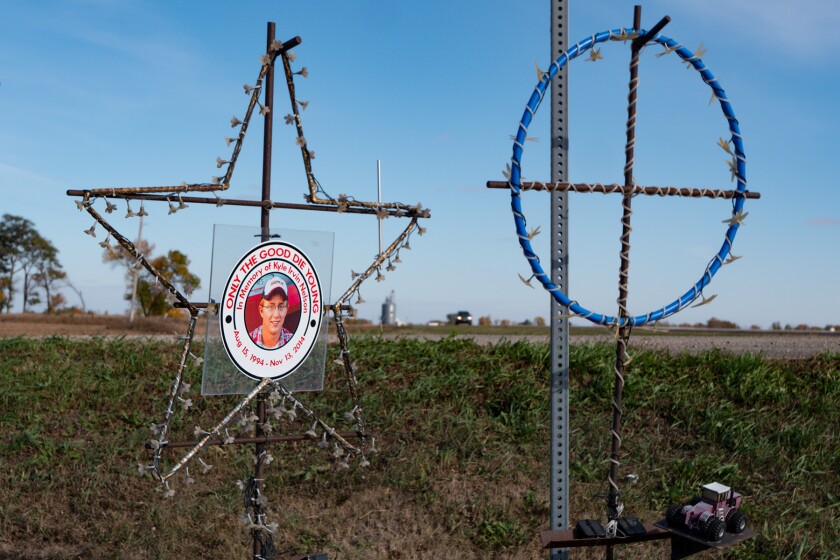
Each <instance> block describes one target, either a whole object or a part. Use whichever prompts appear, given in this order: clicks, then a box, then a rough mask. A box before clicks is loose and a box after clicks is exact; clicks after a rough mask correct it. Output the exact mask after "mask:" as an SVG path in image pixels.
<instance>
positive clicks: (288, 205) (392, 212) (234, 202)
mask: <svg viewBox="0 0 840 560" xmlns="http://www.w3.org/2000/svg"><path fill="white" fill-rule="evenodd" d="M166 188H168V187H166ZM176 188H180V187H172V191H173V192H174V190H175V189H176ZM217 190H218V189H217ZM86 192H93V191H86V190H80V189H69V190H68V191H67V196H84V195H85V193H86ZM166 192H170V191H166ZM106 196H108V197H109V198H116V199H124V200H152V201H159V202H180V201H184V202H185V203H186V202H188V203H190V204H213V205H216V206H218V205H223V206H250V207H252V208H265V207H268V208H272V209H273V208H285V209H289V210H315V211H320V212H339V209H338V207H337V206H333V205H323V204H296V203H293V202H272V201H270V200H267V201H262V200H241V199H236V198H215V197H214V198H208V197H198V196H173V195H169V196H166V195H159V194H124V195H123V194H119V190H117V194H116V195H110V194H109V193H106ZM383 210H384V211H386V212H387V213H388V215H389V216H397V215H398V213H400V212H401V215H404V216H408V217H412V218H413V217H414V216H417V217H418V218H430V217H431V213H430V212H429V211H428V210H426V209H422V210H417V209H416V208H413V207H412V208H408V209H405V210H396V209H391V208H385V209H383ZM341 212H346V213H348V214H376V213H378V212H380V210H377V209H375V208H352V207H349V208H344V209H342V210H341Z"/></svg>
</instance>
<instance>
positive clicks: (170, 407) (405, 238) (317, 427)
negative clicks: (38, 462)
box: [67, 22, 430, 560]
mask: <svg viewBox="0 0 840 560" xmlns="http://www.w3.org/2000/svg"><path fill="white" fill-rule="evenodd" d="M300 43H301V39H300V37H294V38H293V39H290V40H288V41H286V42H280V41H276V40H275V24H274V23H271V22H269V23H268V25H267V41H266V44H267V47H266V53H265V54H263V55H262V57H261V59H260V62H261V67H260V72H259V75H258V77H257V80H256V83H255V84H254V85H248V84H246V85H245V86H244V90H245V94H246V95H247V96H248V98H249V102H248V107H247V110H246V113H245V116H244V118H243V119H242V120H240V119H239V118H237V117H233V118H232V119H231V122H230V124H231V127H232V128H235V129H238V134H237V135H236V136H235V137H233V138H225V141H226V143H227V145H228V146H231V144H232V145H233V151H232V154H231V156H230V158H229V159H228V160H223V159H222V158H220V157H219V158H216V167H217V168H218V169H221V168H222V167H225V166H226V172H225V173H224V174H223V175H222V176H219V177H213V180H212V182H211V183H191V184H188V183H182V184H181V185H180V186H160V187H131V188H98V189H83V190H79V189H71V190H68V191H67V195H68V196H74V197H81V200H77V201H76V205H77V207H78V209H79V210H80V211H81V210H84V211H86V212H87V213H88V214H90V216H92V217H93V218H94V220H95V223H94V225H93V226H92V227H91V228H89V229H88V230H85V232H86V233H87V234H88V235H91V236H92V237H96V233H95V228H96V226H97V225H100V226H101V227H102V228H103V229H105V231H106V232H107V237H106V239H105V240H104V241H102V242H100V246H101V247H103V248H105V249H110V248H112V246H111V245H110V243H109V242H110V240H111V238H113V239H114V240H116V242H117V243H118V245H119V247H121V248H122V251H124V255H126V258H127V259H128V261H129V262H130V263H131V265H132V267H133V269H134V271H135V273H138V271H139V270H141V269H145V270H146V271H147V273H148V274H149V275H151V277H153V278H154V282H155V286H156V287H157V289H158V290H162V291H163V292H165V293H166V297H167V301H168V302H169V303H170V304H172V305H173V306H174V307H179V308H182V309H186V310H187V311H188V313H189V316H190V320H189V326H188V328H187V333H186V334H185V335H184V336H183V337H180V338H181V339H182V340H183V346H182V347H181V351H180V359H179V361H178V367H177V371H176V373H175V376H174V380H173V383H172V386H171V390H170V392H169V398H168V403H167V408H166V412H165V414H164V418H163V421H162V422H160V423H157V424H154V425H153V426H152V428H153V430H152V431H153V434H154V438H153V439H151V440H150V441H148V442H147V444H146V448H147V449H151V450H152V451H153V459H152V463H151V464H150V465H140V469H139V470H140V472H141V473H144V472H151V474H152V475H153V476H154V477H155V478H156V479H157V480H158V481H160V482H161V483H162V485H163V489H164V496H165V497H170V496H172V495H173V494H174V489H173V488H171V487H170V480H172V477H173V476H174V475H175V474H176V473H179V472H183V473H184V476H185V478H186V479H187V480H188V481H191V480H192V479H191V477H190V475H189V469H188V466H187V465H188V464H189V463H190V462H191V461H192V460H194V459H195V460H197V461H198V462H199V463H200V464H201V465H202V468H203V470H204V471H206V470H209V468H210V466H209V465H207V464H206V463H205V462H204V461H203V460H202V459H201V457H200V456H199V455H200V453H201V451H202V450H203V449H204V448H205V447H207V446H222V445H239V444H254V445H255V454H254V463H255V468H254V475H253V476H252V477H250V478H249V479H248V480H247V481H246V482H245V483H244V484H243V485H242V486H243V490H244V493H245V503H246V505H247V508H248V511H246V514H245V516H243V519H244V521H245V528H246V529H247V530H248V531H250V533H251V535H252V539H253V558H254V559H255V560H256V559H268V558H271V557H273V555H274V553H275V552H276V550H275V547H274V541H273V534H274V533H276V531H277V528H278V527H277V524H276V523H268V521H267V517H266V509H267V508H266V503H267V501H266V499H265V494H264V478H265V474H264V472H265V471H264V469H265V466H266V465H267V464H268V463H269V462H271V460H272V457H271V455H270V453H268V450H267V446H268V444H270V443H278V442H293V441H307V440H308V441H313V442H315V443H318V445H319V447H322V448H326V449H328V448H330V447H332V449H333V457H334V458H335V460H336V464H337V465H338V466H339V467H348V466H349V461H350V460H351V459H356V460H358V463H359V465H360V466H366V465H367V464H368V461H367V459H366V458H365V453H366V452H368V453H372V452H373V451H374V438H373V437H372V436H371V434H370V433H369V432H368V429H367V426H366V424H365V420H364V416H363V413H362V407H361V405H360V402H359V392H358V382H357V379H356V370H355V367H354V365H353V362H352V360H351V359H350V351H349V339H348V336H347V332H346V329H345V327H344V323H343V316H344V314H346V313H347V312H352V311H353V308H352V306H351V305H350V298H351V297H352V296H353V295H357V296H358V299H357V301H356V303H362V302H363V300H362V298H361V294H360V291H359V288H360V286H361V284H362V283H363V282H364V281H365V280H367V279H368V278H370V277H371V276H373V275H374V274H375V275H376V276H375V278H376V280H377V281H381V280H383V279H384V274H382V269H383V268H384V269H385V270H387V271H391V270H394V269H395V266H394V265H395V264H398V263H399V262H400V258H399V252H400V250H401V249H405V250H409V249H411V246H410V244H409V238H410V236H411V234H412V233H414V232H415V231H416V232H417V233H418V234H419V235H422V234H423V233H424V231H425V230H424V228H422V227H420V226H419V225H418V220H419V219H423V218H429V217H430V213H429V211H428V209H425V208H423V207H422V206H421V205H420V204H419V203H418V204H417V205H408V204H403V203H396V202H393V203H392V202H386V203H383V202H381V201H375V202H374V201H371V202H367V201H362V200H357V199H355V198H353V197H351V196H347V195H344V194H341V195H339V196H338V197H335V198H334V197H332V196H330V195H328V194H327V193H326V192H325V190H324V189H323V188H322V187H321V185H320V184H319V183H318V180H317V179H316V178H315V174H314V173H313V171H312V160H313V159H314V157H315V154H314V152H313V151H311V150H310V148H309V145H308V143H307V140H306V138H305V136H304V134H303V125H302V121H301V117H300V111H302V110H304V109H306V107H307V106H308V104H309V102H308V101H300V100H298V99H297V97H296V96H295V84H294V77H295V76H302V77H304V78H305V77H307V75H308V70H307V68H306V67H302V68H301V69H300V70H297V71H292V68H291V63H292V62H293V61H294V60H295V54H294V52H293V51H292V49H294V48H295V47H296V46H297V45H299V44H300ZM277 60H279V61H280V62H281V64H282V67H283V71H284V74H285V77H286V86H287V88H288V92H289V101H290V104H291V113H289V114H287V115H286V116H285V117H284V120H285V123H286V124H288V125H294V127H295V129H296V133H297V135H296V144H297V145H298V147H299V148H300V152H301V157H302V159H303V164H304V168H305V172H306V180H307V186H308V193H307V194H305V195H304V199H305V202H306V203H305V204H294V203H286V202H276V201H272V200H271V151H272V125H273V117H274V110H273V109H274V65H275V62H276V61H277ZM260 95H263V102H262V103H260V101H259V98H260ZM257 107H259V111H258V112H259V114H260V115H262V116H264V117H265V125H264V138H263V167H262V198H261V200H241V199H232V198H222V197H220V196H219V194H218V191H226V190H227V189H228V188H229V187H230V184H231V178H232V175H233V171H234V167H235V166H236V161H237V158H238V156H239V153H240V150H241V149H242V145H243V141H244V139H245V134H246V132H247V129H248V125H249V123H250V122H251V117H252V115H253V114H254V111H255V109H256V108H257ZM186 193H211V194H212V195H213V197H207V196H192V195H187V194H186ZM109 198H110V199H112V200H113V199H122V200H124V201H125V202H126V206H127V212H126V215H125V218H132V217H141V218H142V217H143V216H146V215H148V214H147V212H146V210H145V207H144V202H146V201H159V202H167V203H168V204H169V214H174V213H175V212H178V211H180V210H182V209H184V208H187V205H188V203H189V204H210V205H215V206H217V207H223V206H248V207H254V208H259V209H260V234H259V237H260V239H261V241H262V243H267V242H269V241H270V239H271V237H272V235H271V232H270V228H269V218H270V211H271V210H275V209H289V210H310V211H327V212H340V213H347V214H367V215H375V216H376V217H377V218H378V220H380V221H381V220H383V219H385V218H388V217H396V218H409V224H408V225H407V226H406V227H405V228H404V229H403V230H402V231H401V233H400V234H399V235H398V236H397V237H396V238H395V239H394V240H393V241H392V242H391V244H390V245H389V246H388V247H386V248H385V249H384V250H383V249H382V248H381V246H380V251H379V252H378V253H377V254H376V257H375V258H374V260H373V262H372V263H371V264H370V265H369V266H368V267H367V269H365V271H364V272H362V273H356V272H353V271H351V284H350V286H349V288H347V289H346V290H345V292H344V293H343V294H342V295H341V296H340V297H339V298H338V299H337V300H336V301H335V303H333V304H329V305H327V302H322V303H323V304H324V305H323V307H322V308H321V309H320V310H318V312H319V313H323V314H326V313H328V312H332V314H333V317H334V320H335V327H336V332H337V335H338V340H339V346H340V349H339V360H338V361H339V362H340V363H341V366H342V368H343V369H344V372H345V377H346V382H347V388H348V392H349V394H350V398H351V401H352V405H353V408H352V410H350V411H348V412H347V413H346V414H345V419H346V420H347V421H348V423H350V424H351V425H352V426H353V429H352V431H350V432H339V431H338V430H337V429H336V428H334V427H333V426H331V425H329V424H328V423H327V422H326V421H324V420H323V419H322V418H320V417H319V416H318V415H317V414H316V413H315V411H314V410H313V409H311V408H310V407H307V406H306V405H305V404H304V403H303V402H302V401H301V400H299V399H298V398H297V397H296V396H294V395H293V394H292V393H291V391H289V390H287V389H286V387H284V385H283V383H282V378H283V376H284V375H286V374H287V373H289V372H287V371H285V372H284V373H283V375H281V376H275V377H272V376H271V375H270V374H265V375H264V376H262V375H261V376H260V377H261V378H262V379H261V380H260V381H259V383H256V385H255V386H254V387H253V389H252V390H250V392H248V393H247V395H246V396H245V397H244V398H243V399H242V400H241V401H240V402H239V403H238V404H237V405H236V406H235V407H234V408H233V409H232V410H231V411H230V412H229V413H228V414H227V415H226V416H225V417H224V418H223V419H221V420H220V421H219V422H218V423H217V424H216V425H215V426H213V427H212V428H210V429H207V430H201V429H199V428H196V431H195V436H197V439H195V440H189V441H169V436H170V426H171V423H172V419H173V416H174V415H175V413H176V408H177V407H179V406H180V407H182V409H183V410H184V411H186V410H187V409H189V408H190V406H191V405H192V399H189V398H186V397H185V395H186V392H187V391H188V390H189V383H187V382H186V381H185V378H184V374H185V371H186V368H187V362H188V360H189V358H190V357H191V356H192V357H193V358H194V359H195V363H196V365H200V364H201V362H202V361H203V360H202V358H199V357H197V356H195V355H193V354H192V352H191V347H192V341H193V336H194V334H195V329H196V321H197V319H198V316H199V312H200V310H205V311H206V313H208V314H210V315H211V316H212V315H216V314H218V311H219V309H218V308H219V306H218V305H217V304H216V302H214V301H210V302H196V301H192V300H191V299H190V298H189V296H190V294H189V293H182V292H181V291H179V290H178V288H177V287H176V286H175V285H174V283H173V282H170V280H169V279H167V278H166V276H165V275H164V274H162V273H161V271H159V270H157V269H156V268H155V266H154V264H153V263H152V259H150V257H149V255H144V254H143V253H142V252H141V251H140V250H139V249H138V247H137V246H136V245H135V244H134V243H132V242H131V240H130V239H128V238H127V237H126V236H125V235H123V234H122V233H120V232H119V231H118V229H117V228H116V227H115V226H113V225H111V224H110V223H109V222H108V221H107V220H106V219H105V218H104V217H103V215H102V214H100V213H99V211H97V210H96V209H95V208H94V204H95V203H97V202H98V201H100V200H101V201H103V202H104V203H105V209H104V210H105V213H107V214H111V213H112V212H113V211H114V210H116V209H117V206H116V205H115V204H113V203H112V202H111V200H109ZM131 201H140V209H139V211H138V212H135V211H134V210H132V208H131ZM176 203H177V205H176ZM276 245H282V244H280V243H276ZM386 263H387V265H386ZM275 309H276V308H275ZM310 311H311V312H316V310H315V309H311V310H310ZM225 319H226V317H225V314H224V313H223V314H222V316H221V320H222V321H223V322H224V320H225ZM311 322H312V324H313V325H316V324H317V323H318V321H317V320H316V319H314V318H312V320H311ZM209 325H210V323H208V326H209ZM322 332H323V331H322ZM240 369H241V368H240ZM251 401H255V402H256V414H253V413H252V414H246V413H245V412H246V407H247V406H248V405H249V403H250V402H251ZM266 401H269V402H268V403H267V402H266ZM288 405H290V406H291V409H290V410H289V409H286V406H288ZM268 411H271V412H273V413H274V415H275V418H279V417H281V416H282V417H284V418H287V419H288V420H289V421H292V420H294V419H295V418H296V417H297V416H298V411H299V412H300V415H301V416H303V417H306V418H308V419H309V421H311V422H312V427H311V428H310V429H309V430H308V431H307V432H306V433H305V434H286V435H274V434H273V433H272V428H273V427H272V426H271V424H270V422H269V417H268ZM237 417H238V418H239V419H240V424H244V425H245V426H246V427H249V426H252V429H253V436H240V437H234V436H232V435H231V434H230V433H229V432H228V426H229V425H230V424H231V423H232V422H233V421H234V420H235V419H236V418H237ZM352 439H358V440H359V441H360V443H359V444H353V443H351V442H350V440H352ZM174 448H188V449H189V450H188V451H187V452H186V453H185V454H184V455H183V456H181V458H180V459H179V460H178V461H177V462H176V463H175V464H174V466H171V467H170V468H168V469H167V468H166V467H165V464H164V461H163V458H162V457H163V452H164V451H165V450H168V449H174Z"/></svg>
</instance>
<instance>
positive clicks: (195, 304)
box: [173, 301, 353, 315]
mask: <svg viewBox="0 0 840 560" xmlns="http://www.w3.org/2000/svg"><path fill="white" fill-rule="evenodd" d="M190 305H192V306H193V307H195V308H196V309H207V308H208V307H210V305H212V302H207V301H203V302H195V301H191V302H190ZM216 305H218V304H216ZM173 307H176V308H179V309H185V308H186V307H187V306H186V305H184V304H183V303H181V302H180V301H176V302H175V303H174V304H173ZM332 308H333V306H331V305H328V306H326V307H325V308H324V315H327V314H329V313H332ZM338 308H339V309H340V310H341V311H350V310H352V309H353V306H352V305H339V306H338Z"/></svg>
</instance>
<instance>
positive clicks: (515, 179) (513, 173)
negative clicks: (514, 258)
mask: <svg viewBox="0 0 840 560" xmlns="http://www.w3.org/2000/svg"><path fill="white" fill-rule="evenodd" d="M634 33H636V30H634V29H631V28H624V29H621V28H620V29H613V30H610V31H603V32H601V33H598V34H596V35H593V36H591V37H588V38H586V39H584V40H583V41H580V42H579V43H577V44H575V45H574V46H572V47H571V48H569V49H567V50H566V52H564V53H563V54H561V55H560V57H558V58H557V60H555V61H554V62H553V63H552V64H551V66H550V67H549V69H548V71H547V72H545V73H543V75H542V79H541V80H540V82H539V83H538V84H537V85H536V87H535V88H534V92H533V93H532V94H531V98H530V99H529V100H528V104H527V105H526V107H525V112H524V113H523V114H522V119H521V120H520V121H519V128H518V130H517V132H516V138H515V140H514V141H513V156H512V158H511V165H510V167H511V169H510V179H509V181H508V185H509V186H510V196H511V201H510V205H511V210H512V212H513V219H514V223H515V224H516V233H517V236H518V237H519V244H520V246H521V247H522V252H523V253H524V254H525V258H526V259H528V262H529V263H530V266H531V270H532V271H533V273H534V277H535V278H536V279H537V280H539V282H540V283H541V284H542V285H543V287H544V288H545V289H546V290H547V291H548V292H549V293H551V295H552V296H553V297H554V299H555V300H556V301H557V302H558V303H560V305H562V306H564V307H567V308H568V309H569V312H570V313H573V314H575V315H578V316H580V317H583V318H586V319H588V320H589V321H591V322H593V323H597V324H600V325H611V326H641V325H644V324H646V323H649V322H651V321H659V320H661V319H664V318H666V317H669V316H671V315H673V314H674V313H677V312H678V311H680V310H681V309H684V308H685V307H686V306H688V305H690V304H691V302H693V301H694V300H695V299H697V298H698V297H700V295H701V292H702V290H703V288H704V287H706V286H707V285H708V284H709V283H710V282H711V281H712V277H713V276H714V275H715V273H716V272H717V271H718V270H719V269H720V267H721V266H722V265H723V263H724V260H725V259H726V258H727V256H729V253H730V251H731V250H732V244H733V243H734V241H735V234H736V233H737V232H738V226H739V223H740V219H739V216H742V215H743V214H742V212H743V207H744V200H745V198H746V190H747V182H746V157H745V156H744V144H743V141H742V138H741V132H740V129H739V127H738V120H737V119H736V118H735V113H734V112H733V110H732V105H731V104H730V103H729V100H728V99H727V98H726V92H725V91H724V90H723V88H722V87H721V86H720V84H719V83H718V81H717V79H716V78H715V77H714V75H713V74H712V72H711V71H710V70H709V69H708V68H706V66H705V64H703V61H702V60H701V59H700V58H699V57H697V56H695V55H694V53H692V52H691V51H690V50H688V49H686V48H685V47H683V46H682V45H680V44H679V43H677V42H676V41H674V40H673V39H669V38H668V37H665V36H663V35H657V36H656V37H654V38H653V39H652V40H651V41H652V42H656V43H659V44H660V45H662V46H663V47H665V48H666V50H667V51H669V52H674V53H676V54H677V55H678V56H679V57H680V58H681V59H682V60H684V61H685V62H687V63H688V64H690V65H691V66H692V67H693V68H694V69H695V70H697V72H698V73H699V74H700V76H701V78H702V79H703V81H704V82H705V83H706V84H707V85H708V86H709V87H710V88H711V89H712V91H713V92H714V96H715V98H716V99H717V100H718V101H719V103H720V107H721V110H722V111H723V115H724V117H726V120H727V121H728V122H729V131H730V133H731V139H730V142H731V144H732V146H733V147H734V155H735V169H734V172H735V177H736V179H737V183H738V185H737V188H736V191H735V196H734V197H733V198H732V216H733V219H732V220H730V221H729V227H728V229H727V230H726V236H725V238H724V240H723V244H722V245H721V248H720V250H719V251H718V252H717V253H716V254H715V255H714V257H712V259H711V261H710V262H709V264H708V265H707V266H706V269H705V270H704V271H703V275H702V276H701V277H700V279H699V280H697V282H695V283H694V285H693V286H692V287H691V289H689V290H688V291H687V292H685V293H684V294H683V295H682V296H680V297H678V298H677V299H675V300H674V301H672V302H671V303H669V304H667V305H665V306H664V307H662V308H661V309H658V310H656V311H651V312H649V313H646V314H644V315H636V316H632V317H623V318H619V317H612V316H609V315H602V314H600V313H595V312H593V311H590V310H588V309H586V308H585V307H583V306H582V305H580V304H579V303H577V302H576V301H573V300H571V299H569V297H568V296H567V295H566V294H564V293H563V292H562V291H561V290H560V288H558V287H557V285H555V284H554V283H552V282H551V278H550V277H549V276H548V275H547V274H546V273H545V271H544V270H543V268H542V265H541V264H540V260H539V258H538V257H537V255H536V254H535V253H534V251H533V249H532V247H531V240H530V238H529V236H528V234H527V230H526V220H525V215H524V214H523V212H522V204H521V200H520V193H521V189H522V179H521V178H522V167H521V160H522V154H523V146H524V144H525V138H526V136H527V133H528V126H529V125H530V124H531V121H532V120H533V118H534V115H535V114H536V112H537V109H538V108H539V106H540V103H541V102H542V100H543V97H544V96H545V93H546V90H547V89H548V86H549V84H550V83H551V79H552V78H554V76H555V75H556V74H557V72H558V71H560V69H561V68H563V67H564V66H565V65H566V64H567V63H568V62H569V61H570V60H572V59H574V58H577V57H578V56H580V55H581V54H583V53H585V52H586V51H587V50H589V49H590V48H592V47H593V46H595V45H596V44H598V43H602V42H604V41H608V40H610V39H615V40H625V39H627V38H628V36H630V37H632V36H634V35H633V34H634ZM644 34H645V30H639V31H638V35H639V36H641V35H644Z"/></svg>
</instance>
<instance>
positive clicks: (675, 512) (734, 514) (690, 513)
mask: <svg viewBox="0 0 840 560" xmlns="http://www.w3.org/2000/svg"><path fill="white" fill-rule="evenodd" d="M739 507H741V494H739V493H738V492H735V491H733V490H732V489H731V488H729V487H728V486H724V485H723V484H719V483H717V482H712V483H711V484H706V485H703V486H701V487H700V496H695V497H694V499H693V500H691V503H689V504H686V505H678V504H675V505H672V506H670V507H669V508H668V512H667V513H666V514H665V518H666V520H667V521H668V526H669V527H672V528H674V529H677V530H684V531H685V530H687V531H689V532H693V533H699V534H700V535H702V536H703V538H705V539H706V540H707V541H710V542H718V541H720V540H721V539H722V538H723V534H724V532H725V531H729V532H730V533H736V534H738V533H743V532H744V529H746V527H747V516H746V514H745V513H744V512H743V511H740V510H739V509H738V508H739Z"/></svg>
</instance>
